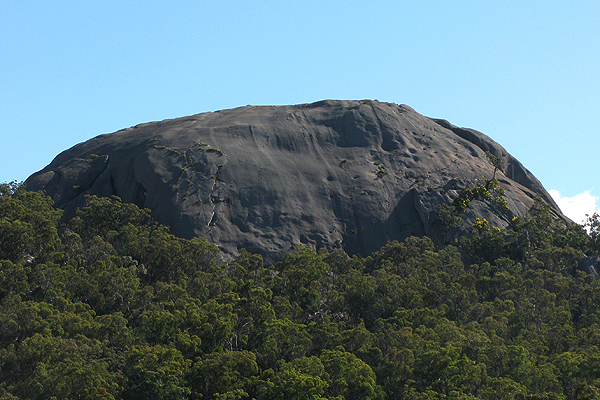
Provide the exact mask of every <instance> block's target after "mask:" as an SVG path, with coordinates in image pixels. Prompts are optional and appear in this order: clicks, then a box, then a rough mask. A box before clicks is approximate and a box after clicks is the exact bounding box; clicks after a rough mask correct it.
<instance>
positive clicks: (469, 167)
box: [26, 100, 560, 262]
mask: <svg viewBox="0 0 600 400" xmlns="http://www.w3.org/2000/svg"><path fill="white" fill-rule="evenodd" d="M486 151H490V152H492V153H493V154H495V155H497V156H499V157H503V158H504V160H505V168H504V170H503V171H499V172H497V174H496V176H497V178H498V179H499V181H500V185H501V186H502V187H503V188H504V189H505V190H506V196H507V200H508V204H509V207H510V210H511V212H510V213H509V214H508V215H503V214H502V213H500V212H498V210H495V209H494V208H493V207H492V206H490V205H489V204H487V203H484V202H480V201H473V202H472V203H471V206H470V207H469V210H468V211H467V213H466V214H465V216H466V218H467V220H468V221H474V219H475V218H476V217H479V218H486V219H488V221H489V222H490V224H491V225H493V226H499V227H505V226H507V225H508V221H509V218H510V217H511V216H513V215H525V214H526V213H527V211H528V210H529V208H530V207H531V206H532V205H533V198H534V197H535V196H536V195H539V196H541V197H542V198H543V199H544V200H545V201H546V202H548V203H549V204H550V205H551V207H552V209H553V211H554V212H555V213H557V214H559V215H560V211H559V209H558V207H557V206H556V204H555V203H554V202H553V200H552V198H551V197H550V195H549V194H548V193H547V192H546V191H545V190H544V188H543V187H542V185H541V184H540V182H539V181H538V180H537V179H536V178H535V177H534V176H533V175H532V174H531V173H530V172H529V171H528V170H527V169H525V168H524V167H523V166H522V165H521V164H520V163H519V162H518V161H517V160H516V159H514V158H513V157H512V156H510V155H509V154H508V153H507V152H506V150H504V149H503V148H502V147H501V146H500V145H499V144H497V143H495V142H494V141H493V140H491V139H490V138H489V137H487V136H485V135H483V134H482V133H480V132H477V131H474V130H471V129H463V128H458V127H455V126H453V125H451V124H450V123H448V122H447V121H444V120H436V119H431V118H427V117H424V116H422V115H420V114H418V113H417V112H415V111H414V110H413V109H411V108H410V107H408V106H405V105H396V104H388V103H380V102H377V101H329V100H328V101H321V102H317V103H314V104H303V105H295V106H278V107H271V106H261V107H254V106H248V107H241V108H236V109H232V110H224V111H218V112H211V113H202V114H197V115H193V116H190V117H183V118H177V119H173V120H165V121H160V122H151V123H146V124H140V125H136V126H134V127H131V128H128V129H123V130H120V131H118V132H115V133H112V134H106V135H100V136H98V137H95V138H93V139H91V140H88V141H86V142H84V143H80V144H78V145H76V146H74V147H72V148H71V149H69V150H66V151H64V152H63V153H61V154H59V155H58V156H57V157H56V158H55V159H54V160H53V161H52V163H51V164H50V165H48V166H47V167H46V168H44V169H43V170H42V171H39V172H37V173H35V174H33V175H32V176H31V177H29V178H28V179H27V181H26V185H27V188H28V189H30V190H44V191H45V192H46V193H47V194H48V195H50V196H51V197H52V198H53V199H54V200H55V202H56V204H57V205H58V206H59V207H61V208H63V209H64V210H65V213H66V215H67V216H73V215H74V213H75V210H76V208H77V207H80V206H82V205H83V204H84V201H85V199H84V195H85V194H93V195H98V196H111V195H117V196H119V197H121V198H122V199H123V201H126V202H132V203H135V204H137V205H138V206H140V207H147V208H149V209H151V210H152V215H153V217H154V218H155V219H156V220H157V221H158V222H160V223H162V224H165V225H168V226H169V227H170V228H171V231H172V232H173V233H174V234H175V235H178V236H182V237H186V238H191V237H194V236H203V237H206V238H207V239H208V240H209V241H211V242H213V243H215V244H217V245H218V246H219V247H220V248H221V249H222V250H223V251H224V252H225V253H226V254H235V253H236V252H237V250H238V249H240V248H246V249H247V250H249V251H252V252H258V253H261V254H263V255H264V256H265V259H266V261H267V262H273V261H275V260H277V259H279V258H280V257H281V256H282V255H283V254H284V253H285V252H287V251H289V250H291V249H293V248H296V247H298V246H310V247H313V248H322V247H325V248H333V247H335V246H341V247H343V248H344V249H345V250H346V251H347V252H348V253H350V254H356V253H359V254H362V255H368V254H370V253H372V252H373V251H375V250H377V249H379V248H380V247H381V246H382V245H383V244H385V242H386V241H388V240H395V239H398V240H402V239H404V238H406V237H408V236H410V235H419V236H421V235H429V236H431V237H432V238H434V240H435V241H437V242H438V243H441V242H443V241H444V237H446V238H448V235H447V233H446V234H442V233H441V232H442V231H443V229H441V222H440V221H439V219H438V218H437V206H438V204H449V203H451V202H452V200H453V199H454V198H455V197H456V196H457V195H458V194H460V192H461V191H462V190H463V189H465V188H466V187H468V186H471V187H472V186H473V183H474V182H475V180H477V179H480V178H482V177H487V178H491V177H492V175H493V172H494V167H493V166H492V165H491V164H490V162H489V161H488V159H487V157H486V155H485V152H486ZM450 236H451V235H450Z"/></svg>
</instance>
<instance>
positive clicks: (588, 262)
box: [577, 256, 600, 276]
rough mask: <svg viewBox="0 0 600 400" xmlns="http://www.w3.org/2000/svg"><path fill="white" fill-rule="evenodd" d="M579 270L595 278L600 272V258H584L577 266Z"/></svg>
mask: <svg viewBox="0 0 600 400" xmlns="http://www.w3.org/2000/svg"><path fill="white" fill-rule="evenodd" d="M577 270H578V271H583V272H585V273H587V274H590V275H593V276H598V272H599V271H600V258H599V257H598V256H593V257H584V258H582V259H581V260H579V262H578V264H577Z"/></svg>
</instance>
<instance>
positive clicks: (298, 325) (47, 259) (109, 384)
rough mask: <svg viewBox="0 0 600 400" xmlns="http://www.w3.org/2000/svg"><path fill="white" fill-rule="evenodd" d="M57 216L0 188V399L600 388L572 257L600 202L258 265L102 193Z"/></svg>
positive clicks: (589, 392) (591, 282)
mask: <svg viewBox="0 0 600 400" xmlns="http://www.w3.org/2000/svg"><path fill="white" fill-rule="evenodd" d="M488 189H489V188H488ZM472 193H473V195H469V194H468V193H466V192H465V196H464V198H465V199H467V198H470V197H472V196H475V195H479V196H484V197H486V194H485V193H483V192H482V193H483V194H481V193H479V192H478V191H477V190H475V191H472ZM486 198H487V197H486ZM492 199H493V198H492ZM454 206H455V207H456V205H454ZM60 218H61V212H60V211H59V210H57V209H55V208H54V207H53V206H52V202H51V200H50V199H49V198H48V197H45V196H44V195H43V194H41V193H40V192H27V191H25V190H24V189H23V188H22V187H21V186H19V185H17V184H14V183H11V184H3V185H0V399H52V398H56V399H59V398H60V399H72V398H73V399H74V398H83V399H142V398H143V399H146V398H156V399H284V398H285V399H337V400H340V399H384V398H386V399H592V398H598V396H600V351H599V346H600V283H599V281H598V280H597V279H596V278H595V277H593V276H592V275H587V274H584V273H582V272H579V271H577V269H576V267H577V262H578V260H579V259H580V258H582V257H584V256H585V255H588V256H589V255H597V254H598V251H599V250H600V244H599V242H600V241H599V240H598V237H600V217H599V216H598V215H594V216H592V217H591V218H590V220H589V222H588V229H589V230H590V234H588V233H587V232H586V230H585V229H584V228H583V227H582V226H579V225H569V226H565V225H564V224H559V223H558V222H556V221H555V219H554V218H553V217H552V216H551V214H550V211H549V208H548V206H546V205H545V204H543V203H541V202H538V204H537V205H536V206H535V207H534V209H533V210H532V211H531V216H530V217H527V218H523V217H521V218H520V217H515V218H514V219H513V220H512V224H511V226H510V227H508V228H506V229H499V228H495V227H491V226H490V224H489V223H487V221H486V220H479V221H476V223H475V224H474V226H473V227H472V234H471V235H470V236H465V237H463V238H462V239H460V240H459V241H457V242H456V243H455V244H454V245H451V246H447V247H445V248H435V247H434V245H433V243H432V241H431V240H430V239H428V238H427V237H423V238H416V237H411V238H409V239H407V240H406V241H404V242H402V243H398V242H391V243H388V244H387V245H386V246H384V247H383V248H381V249H380V250H379V251H378V252H376V253H374V254H373V255H372V256H370V257H367V258H362V257H358V256H356V257H352V258H351V257H349V256H347V255H346V254H345V253H344V252H343V251H342V250H334V251H331V252H327V251H320V252H315V251H313V250H311V249H308V248H300V249H297V250H296V251H295V252H293V253H290V254H287V255H286V257H285V258H284V259H283V260H282V261H281V262H279V263H277V264H275V265H271V266H269V265H264V264H263V261H262V258H261V257H260V256H258V255H253V254H250V253H247V252H245V251H242V252H241V254H240V255H239V256H238V257H237V259H235V260H233V261H230V262H222V261H219V260H220V258H219V251H218V249H217V248H216V247H215V246H214V245H211V244H209V243H208V242H206V241H205V240H204V239H199V238H196V239H192V240H186V239H181V238H177V237H175V236H173V235H172V234H170V233H169V231H168V229H167V228H165V227H163V226H161V225H158V224H156V223H155V222H153V221H152V219H151V218H150V214H149V212H148V210H144V209H139V208H138V207H136V206H135V205H132V204H125V203H122V202H121V201H120V199H119V198H116V197H112V198H97V197H93V196H92V197H88V199H87V204H86V206H85V207H83V208H81V209H80V210H79V211H78V213H77V217H75V218H74V219H71V220H70V221H66V222H64V221H63V222H61V219H60Z"/></svg>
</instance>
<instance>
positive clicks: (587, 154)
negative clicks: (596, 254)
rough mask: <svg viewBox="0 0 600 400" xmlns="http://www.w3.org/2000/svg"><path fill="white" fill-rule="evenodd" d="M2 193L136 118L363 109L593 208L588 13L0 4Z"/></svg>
mask: <svg viewBox="0 0 600 400" xmlns="http://www.w3.org/2000/svg"><path fill="white" fill-rule="evenodd" d="M0 89H1V92H2V96H1V97H0V121H1V125H0V126H1V127H0V132H1V135H2V136H1V137H2V144H3V146H2V148H3V150H4V151H3V152H2V157H0V182H7V181H12V180H17V181H21V180H24V179H25V178H27V177H28V176H29V175H30V174H32V173H34V172H36V171H38V170H40V169H42V168H43V167H45V166H46V165H47V164H49V163H50V162H51V161H52V159H53V158H54V156H56V155H57V154H58V153H60V152H61V151H63V150H65V149H67V148H69V147H71V146H73V145H75V144H77V143H79V142H82V141H85V140H87V139H90V138H92V137H94V136H97V135H99V134H102V133H109V132H114V131H117V130H119V129H122V128H126V127H129V126H132V125H135V124H138V123H141V122H149V121H156V120H162V119H167V118H176V117H180V116H185V115H191V114H196V113H200V112H205V111H215V110H219V109H225V108H233V107H238V106H244V105H248V104H252V105H282V104H298V103H308V102H313V101H318V100H322V99H377V100H379V101H387V102H394V103H401V104H408V105H409V106H411V107H412V108H414V109H415V110H416V111H417V112H420V113H421V114H424V115H427V116H430V117H435V118H444V119H447V120H449V121H450V122H451V123H453V124H454V125H458V126H463V127H469V128H474V129H477V130H479V131H481V132H483V133H485V134H487V135H488V136H490V137H491V138H492V139H494V140H495V141H497V142H498V143H500V144H501V145H503V146H504V147H505V148H506V149H507V150H508V151H509V152H510V153H511V154H513V155H514V156H515V157H516V158H517V159H519V160H520V161H521V162H522V163H523V164H524V165H525V166H526V167H527V168H528V169H529V170H531V171H532V172H533V173H534V174H535V175H536V176H537V177H538V178H539V179H540V181H541V182H542V183H543V184H544V186H545V187H546V189H548V190H553V191H552V193H553V195H554V196H556V197H557V198H560V199H562V201H561V204H562V205H563V208H565V210H564V211H566V209H567V208H568V209H569V211H566V212H567V214H569V213H570V214H571V215H572V218H577V219H578V218H579V217H578V215H576V213H579V214H581V215H582V214H583V212H592V211H593V210H594V208H596V207H598V206H599V205H600V201H597V200H598V198H599V197H600V179H599V178H600V162H599V157H598V148H599V143H600V141H599V139H600V136H599V133H600V128H599V127H600V110H599V108H600V3H599V2H598V1H597V0H593V1H586V0H582V1H570V2H568V1H555V0H544V1H541V0H540V1H533V0H531V1H530V0H519V1H512V0H509V1H485V0H483V1H482V0H478V1H460V0H455V1H428V0H425V1H399V0H396V1H392V0H389V1H383V0H371V1H354V0H346V1H328V0H319V1H303V0H297V1H293V2H282V1H281V0H279V1H260V0H256V1H247V0H246V1H242V0H239V1H231V0H220V1H214V0H211V1H177V0H171V1H168V2H167V1H151V0H146V1H127V0H120V1H112V0H104V1H80V0H79V1H61V0H54V1H46V0H44V1H28V0H19V1H8V0H0Z"/></svg>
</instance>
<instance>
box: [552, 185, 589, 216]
mask: <svg viewBox="0 0 600 400" xmlns="http://www.w3.org/2000/svg"><path fill="white" fill-rule="evenodd" d="M548 193H550V196H552V198H553V199H554V201H555V202H556V204H558V206H559V207H560V209H561V211H562V212H563V214H565V215H566V216H567V217H569V218H571V219H572V220H573V221H574V222H577V223H578V224H582V223H583V222H584V221H585V220H586V217H585V215H586V214H589V215H592V214H594V213H595V212H597V213H599V214H600V207H599V206H598V204H596V203H597V202H598V200H600V197H596V196H592V195H591V194H590V192H589V191H587V190H586V191H585V192H583V193H580V194H576V195H575V196H573V197H563V196H562V195H561V194H560V193H559V191H558V190H554V189H551V190H549V191H548Z"/></svg>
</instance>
